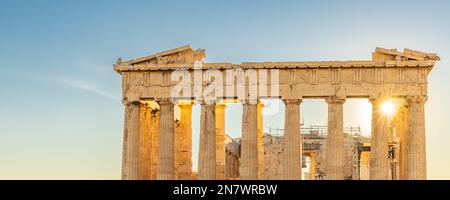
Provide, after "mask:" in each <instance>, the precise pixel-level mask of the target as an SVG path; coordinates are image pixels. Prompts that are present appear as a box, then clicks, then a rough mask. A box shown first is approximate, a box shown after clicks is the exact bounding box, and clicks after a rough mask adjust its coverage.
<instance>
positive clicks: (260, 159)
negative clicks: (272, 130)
mask: <svg viewBox="0 0 450 200" xmlns="http://www.w3.org/2000/svg"><path fill="white" fill-rule="evenodd" d="M263 108H264V104H262V103H261V102H259V103H258V179H259V180H263V179H265V178H266V176H265V170H266V168H265V167H264V141H263V136H264V130H263V127H264V126H263V113H262V112H263Z"/></svg>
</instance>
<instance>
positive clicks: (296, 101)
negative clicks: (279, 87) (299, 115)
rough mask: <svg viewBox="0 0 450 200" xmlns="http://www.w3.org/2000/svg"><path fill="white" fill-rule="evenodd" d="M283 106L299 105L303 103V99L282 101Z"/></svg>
mask: <svg viewBox="0 0 450 200" xmlns="http://www.w3.org/2000/svg"><path fill="white" fill-rule="evenodd" d="M283 102H284V104H286V105H288V104H296V105H300V104H301V103H302V102H303V99H283Z"/></svg>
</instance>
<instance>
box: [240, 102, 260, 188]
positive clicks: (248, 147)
mask: <svg viewBox="0 0 450 200" xmlns="http://www.w3.org/2000/svg"><path fill="white" fill-rule="evenodd" d="M242 107H243V113H242V114H243V116H242V141H241V168H240V170H239V171H240V178H241V180H257V179H258V119H257V111H258V108H257V107H258V105H257V103H249V102H248V101H245V102H244V103H243V105H242Z"/></svg>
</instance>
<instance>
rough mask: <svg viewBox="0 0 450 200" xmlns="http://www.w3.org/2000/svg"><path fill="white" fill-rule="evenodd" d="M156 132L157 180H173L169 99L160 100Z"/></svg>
mask: <svg viewBox="0 0 450 200" xmlns="http://www.w3.org/2000/svg"><path fill="white" fill-rule="evenodd" d="M158 103H159V107H160V109H161V113H160V120H159V130H158V168H157V179H158V180H173V179H174V178H175V176H174V175H175V170H174V131H175V130H174V104H173V102H172V101H171V100H170V99H161V100H160V101H159V102H158Z"/></svg>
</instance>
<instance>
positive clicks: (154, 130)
mask: <svg viewBox="0 0 450 200" xmlns="http://www.w3.org/2000/svg"><path fill="white" fill-rule="evenodd" d="M159 113H160V112H159V109H154V110H152V111H151V112H150V179H151V180H155V179H156V172H157V168H158V127H159Z"/></svg>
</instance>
